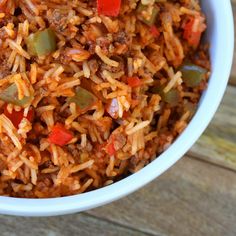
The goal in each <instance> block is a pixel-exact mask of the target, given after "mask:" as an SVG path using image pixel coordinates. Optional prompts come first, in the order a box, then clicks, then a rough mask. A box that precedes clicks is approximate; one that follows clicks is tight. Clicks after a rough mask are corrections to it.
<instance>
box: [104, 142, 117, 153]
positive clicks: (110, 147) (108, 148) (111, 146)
mask: <svg viewBox="0 0 236 236" xmlns="http://www.w3.org/2000/svg"><path fill="white" fill-rule="evenodd" d="M106 152H107V153H108V154H109V155H110V156H113V155H114V154H115V153H116V150H115V147H114V143H113V142H112V143H110V144H108V145H107V146H106Z"/></svg>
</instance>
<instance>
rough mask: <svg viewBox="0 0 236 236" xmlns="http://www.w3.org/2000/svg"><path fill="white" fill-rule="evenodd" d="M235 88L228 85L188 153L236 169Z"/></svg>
mask: <svg viewBox="0 0 236 236" xmlns="http://www.w3.org/2000/svg"><path fill="white" fill-rule="evenodd" d="M235 98H236V88H235V87H232V86H228V88H227V91H226V94H225V96H224V99H223V102H222V104H221V106H220V108H219V109H218V111H217V113H216V115H215V117H214V119H213V120H212V122H211V123H210V125H209V127H208V128H207V130H206V131H205V132H204V134H203V135H202V137H201V138H200V139H199V140H198V141H197V143H196V144H195V145H194V146H193V147H192V149H191V150H190V152H189V154H190V155H193V156H195V157H198V158H201V159H203V160H207V161H210V162H213V163H216V164H218V165H222V166H225V167H227V168H230V169H233V170H236V145H235V144H236V119H235V117H236V103H235Z"/></svg>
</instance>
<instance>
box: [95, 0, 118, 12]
mask: <svg viewBox="0 0 236 236" xmlns="http://www.w3.org/2000/svg"><path fill="white" fill-rule="evenodd" d="M120 6H121V0H97V11H98V14H99V15H105V16H118V15H119V13H120Z"/></svg>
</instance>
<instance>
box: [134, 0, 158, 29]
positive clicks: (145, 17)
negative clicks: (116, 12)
mask: <svg viewBox="0 0 236 236" xmlns="http://www.w3.org/2000/svg"><path fill="white" fill-rule="evenodd" d="M148 8H149V6H148V5H143V4H142V3H141V2H140V3H139V5H138V9H137V12H138V16H139V19H140V20H141V21H143V22H144V23H145V24H147V25H149V26H152V25H154V24H155V22H156V18H157V15H158V9H157V8H156V7H155V6H153V8H152V11H151V13H150V14H149V12H148V11H149V9H148Z"/></svg>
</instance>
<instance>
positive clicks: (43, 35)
mask: <svg viewBox="0 0 236 236" xmlns="http://www.w3.org/2000/svg"><path fill="white" fill-rule="evenodd" d="M26 44H27V49H28V52H29V53H30V54H31V55H32V56H45V55H47V54H49V53H52V52H54V51H55V50H56V48H57V44H56V35H55V33H54V31H53V30H51V29H49V28H48V29H45V30H43V31H39V32H37V33H34V34H31V35H30V36H29V37H28V38H27V40H26Z"/></svg>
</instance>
